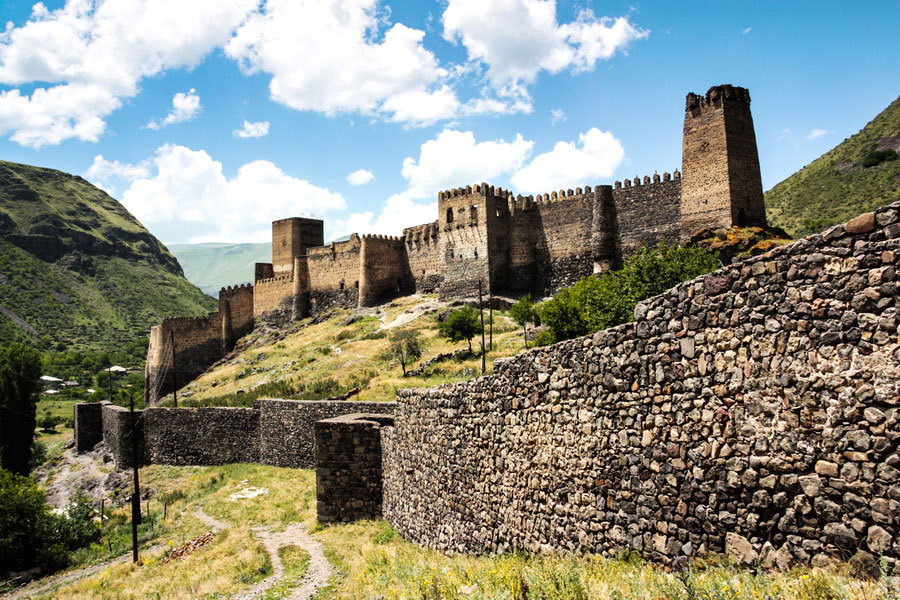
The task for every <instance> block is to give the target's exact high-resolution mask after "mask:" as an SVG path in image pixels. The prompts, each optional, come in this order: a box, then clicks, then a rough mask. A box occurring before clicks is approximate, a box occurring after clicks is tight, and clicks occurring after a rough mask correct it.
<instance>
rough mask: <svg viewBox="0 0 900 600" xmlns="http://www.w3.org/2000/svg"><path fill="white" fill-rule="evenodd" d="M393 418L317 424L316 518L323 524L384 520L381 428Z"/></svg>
mask: <svg viewBox="0 0 900 600" xmlns="http://www.w3.org/2000/svg"><path fill="white" fill-rule="evenodd" d="M391 424H393V417H389V416H386V415H381V414H361V413H357V414H352V415H345V416H342V417H336V418H334V419H326V420H323V421H316V424H315V433H316V500H317V503H316V516H317V518H318V520H319V522H320V523H335V522H344V523H345V522H348V521H355V520H357V519H374V518H376V517H379V516H381V434H380V428H381V426H382V425H391Z"/></svg>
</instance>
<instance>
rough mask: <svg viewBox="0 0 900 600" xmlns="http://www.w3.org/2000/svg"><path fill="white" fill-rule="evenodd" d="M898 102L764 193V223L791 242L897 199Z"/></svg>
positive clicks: (899, 191)
mask: <svg viewBox="0 0 900 600" xmlns="http://www.w3.org/2000/svg"><path fill="white" fill-rule="evenodd" d="M897 152H900V98H897V99H896V100H894V101H893V102H892V103H891V105H890V106H888V107H887V108H886V109H884V110H883V111H882V112H881V114H879V115H878V116H877V117H875V118H874V119H872V121H871V122H870V123H869V124H868V125H866V126H865V127H863V128H862V130H860V131H859V133H857V134H855V135H853V136H851V137H849V138H847V139H846V140H844V141H843V142H841V143H840V144H839V145H838V146H836V147H835V148H833V149H831V150H830V151H829V152H826V153H825V154H823V155H822V156H820V157H819V158H817V159H816V160H814V161H813V162H811V163H810V164H808V165H807V166H805V167H803V168H802V169H800V170H799V171H797V172H796V173H794V174H793V175H791V176H790V177H788V178H787V179H785V180H784V181H782V182H781V183H779V184H778V185H776V186H775V187H773V188H772V189H771V190H769V191H768V192H766V213H767V215H768V218H769V224H770V225H774V226H776V227H781V228H783V229H785V230H786V231H787V232H788V233H789V234H791V236H793V237H795V238H797V237H801V236H804V235H808V234H810V233H815V232H817V231H819V230H821V229H823V228H825V227H828V226H829V225H834V224H836V223H842V222H844V221H847V220H849V219H852V218H853V217H855V216H856V215H859V214H861V213H864V212H868V211H870V210H872V209H874V208H876V207H878V206H884V205H885V204H890V203H891V202H896V201H897V200H898V199H900V160H898V155H897Z"/></svg>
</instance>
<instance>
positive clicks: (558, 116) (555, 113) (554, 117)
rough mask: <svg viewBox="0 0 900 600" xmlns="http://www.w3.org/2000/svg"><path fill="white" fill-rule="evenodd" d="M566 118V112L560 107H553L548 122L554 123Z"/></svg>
mask: <svg viewBox="0 0 900 600" xmlns="http://www.w3.org/2000/svg"><path fill="white" fill-rule="evenodd" d="M565 120H566V113H565V112H563V109H561V108H554V109H553V110H551V111H550V124H551V125H556V124H557V123H562V122H563V121H565Z"/></svg>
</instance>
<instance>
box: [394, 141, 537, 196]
mask: <svg viewBox="0 0 900 600" xmlns="http://www.w3.org/2000/svg"><path fill="white" fill-rule="evenodd" d="M533 146H534V142H531V141H528V140H526V139H524V138H523V137H522V136H521V134H517V135H516V138H515V139H514V140H513V141H511V142H507V141H504V140H502V139H501V140H487V141H483V142H477V141H476V140H475V134H474V133H473V132H471V131H457V130H454V129H444V130H443V131H441V133H439V134H438V135H437V137H435V138H434V139H431V140H428V141H426V142H425V143H424V144H422V145H421V147H420V148H419V157H418V158H417V159H416V158H412V157H407V158H406V159H404V161H403V168H402V169H401V171H400V172H401V174H402V175H403V177H404V178H405V179H406V180H407V182H408V184H409V189H408V190H407V191H406V192H405V193H406V194H407V195H409V196H410V197H413V198H425V197H428V196H433V195H435V194H437V192H438V191H440V190H443V189H446V188H450V187H458V186H460V185H464V184H470V183H477V182H480V181H491V180H493V179H496V178H498V177H501V176H506V175H508V174H509V173H511V172H513V171H514V170H516V169H517V168H519V167H520V166H521V165H522V163H523V162H524V161H525V159H526V158H527V157H528V155H529V153H531V149H532V147H533Z"/></svg>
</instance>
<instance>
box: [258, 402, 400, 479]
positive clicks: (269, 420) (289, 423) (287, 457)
mask: <svg viewBox="0 0 900 600" xmlns="http://www.w3.org/2000/svg"><path fill="white" fill-rule="evenodd" d="M257 406H259V410H260V440H259V446H260V450H259V455H260V461H261V462H263V463H265V464H267V465H273V466H276V467H293V468H295V469H311V468H313V467H315V442H316V440H315V431H314V429H315V428H314V424H315V422H316V421H321V420H323V419H331V418H334V417H339V416H342V415H348V414H353V413H372V414H382V415H392V414H394V411H395V410H396V407H397V404H396V403H395V402H347V401H315V400H310V401H303V400H299V401H298V400H260V401H259V402H258V403H257Z"/></svg>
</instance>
